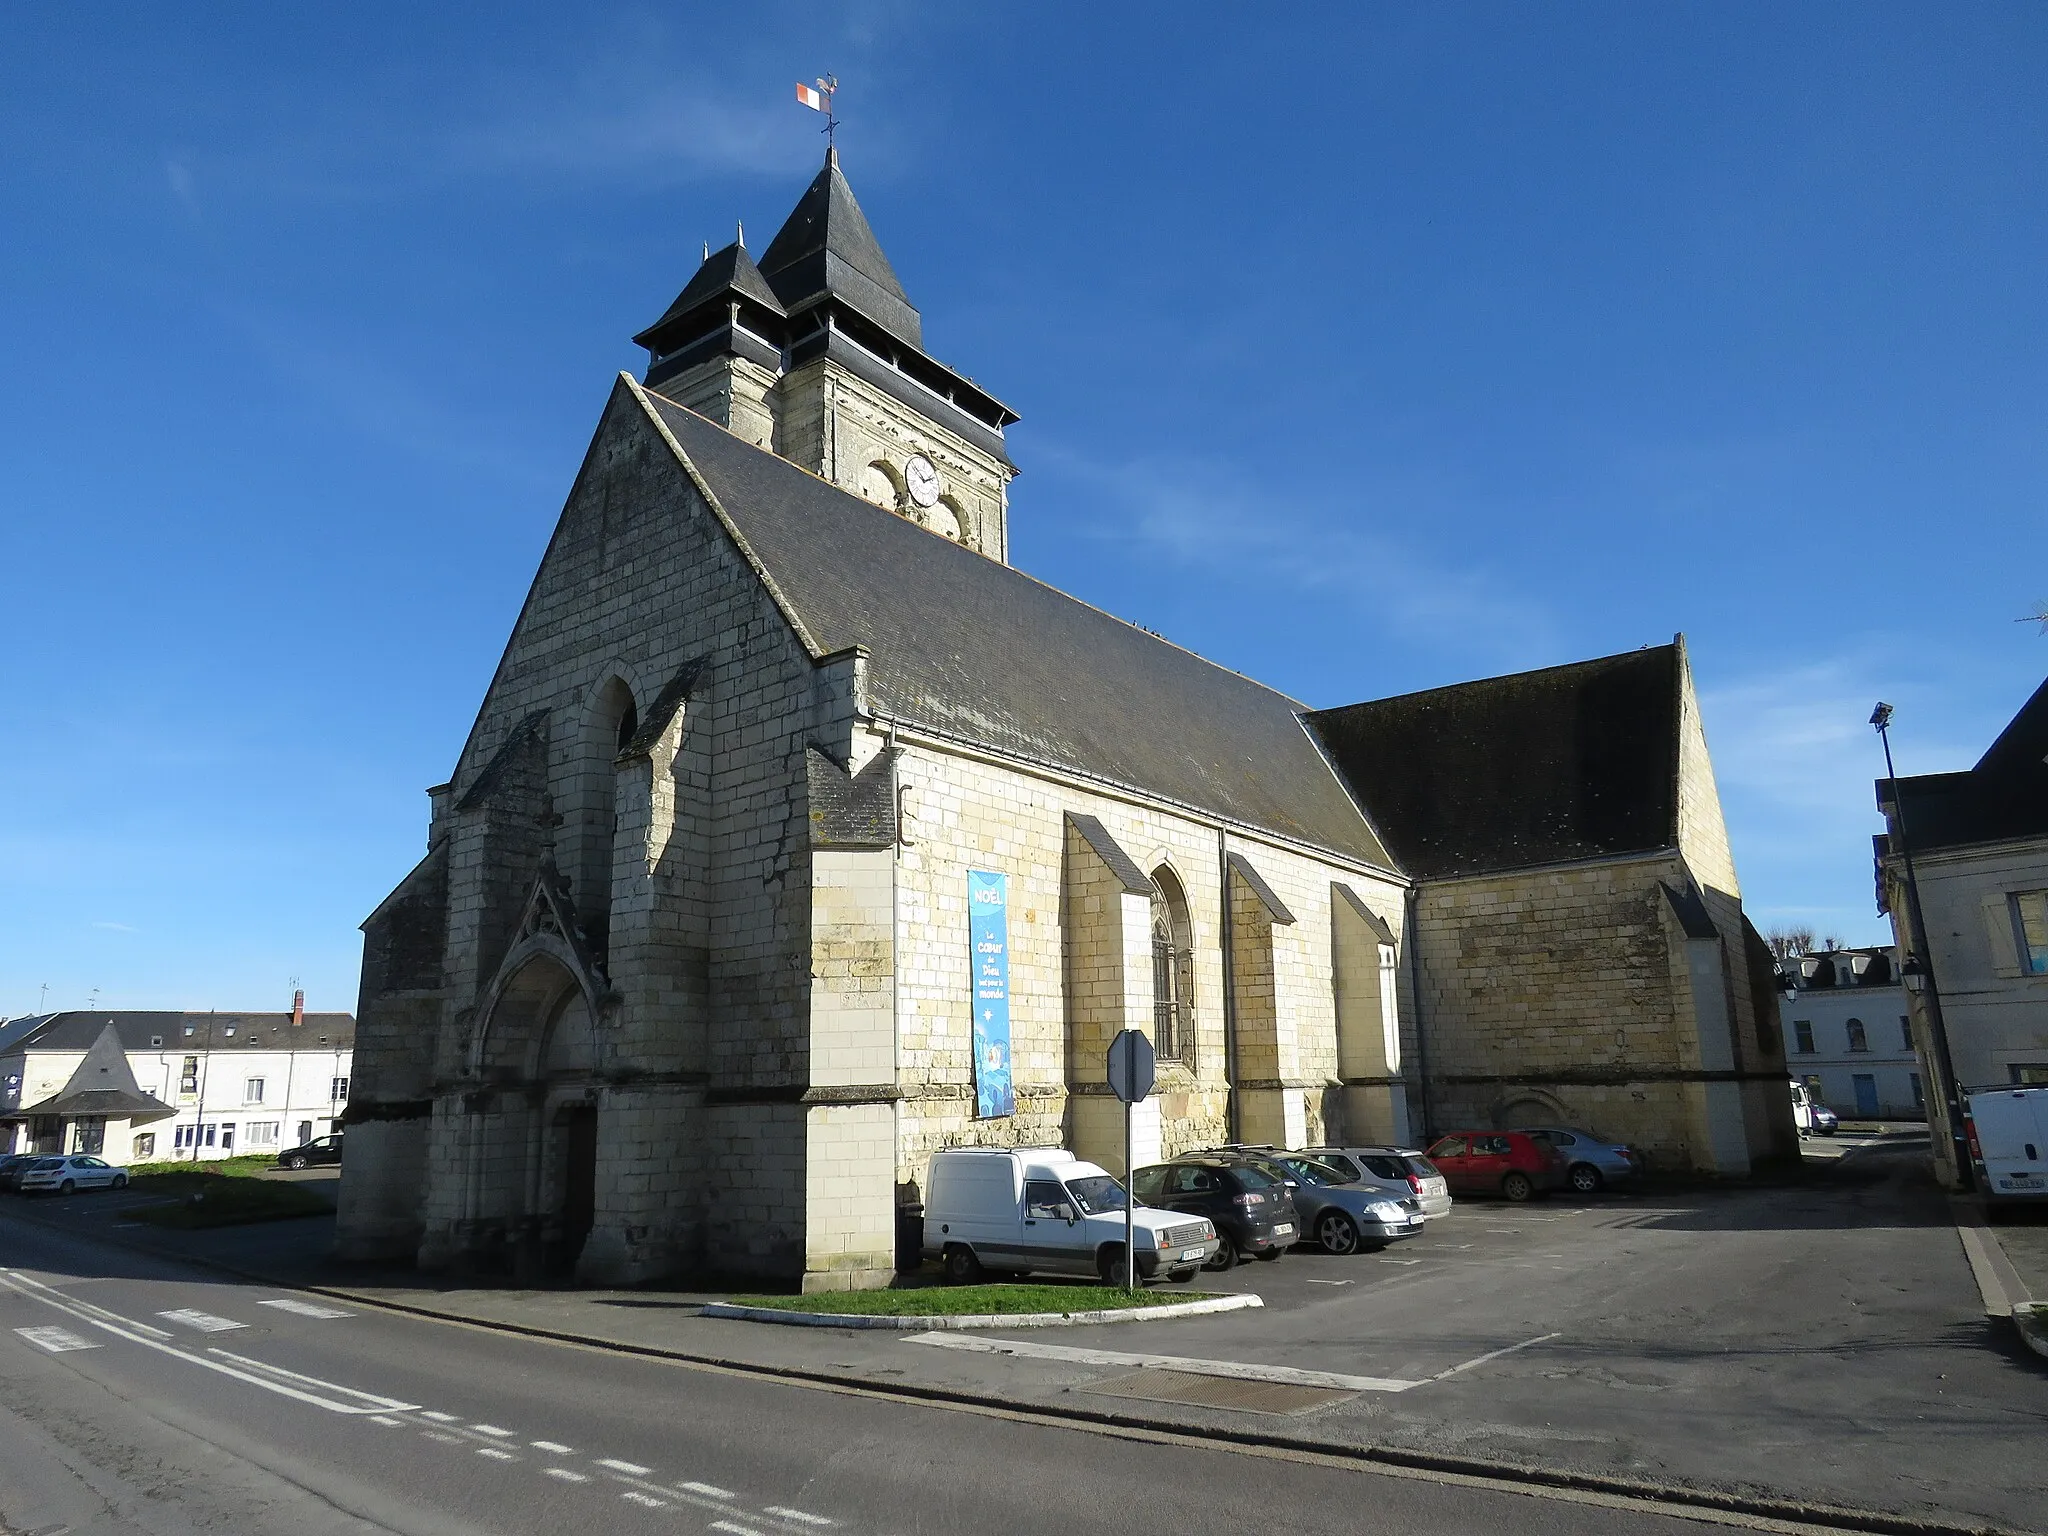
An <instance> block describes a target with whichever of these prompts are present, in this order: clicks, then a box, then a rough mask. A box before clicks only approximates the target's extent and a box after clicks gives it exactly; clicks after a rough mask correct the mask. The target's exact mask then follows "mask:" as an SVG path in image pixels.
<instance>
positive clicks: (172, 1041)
mask: <svg viewBox="0 0 2048 1536" xmlns="http://www.w3.org/2000/svg"><path fill="white" fill-rule="evenodd" d="M110 1028H111V1029H112V1030H113V1031H114V1032H115V1036H116V1039H117V1040H118V1042H119V1046H120V1051H121V1054H122V1055H123V1056H124V1057H125V1059H126V1061H127V1065H128V1070H129V1072H130V1073H131V1074H132V1075H133V1078H134V1083H135V1086H136V1087H137V1088H138V1089H139V1090H140V1091H141V1093H142V1094H144V1095H146V1096H147V1097H149V1098H151V1099H154V1100H157V1101H160V1103H161V1105H162V1106H163V1108H164V1109H165V1110H169V1111H171V1113H169V1114H163V1113H162V1112H161V1111H153V1112H152V1117H149V1118H142V1119H130V1118H128V1117H126V1116H123V1115H119V1114H109V1115H95V1114H91V1113H73V1112H69V1111H73V1110H76V1109H78V1108H79V1107H80V1106H77V1105H73V1104H70V1103H68V1102H66V1101H65V1100H64V1098H63V1097H62V1096H63V1095H65V1093H66V1090H67V1088H68V1087H70V1086H71V1085H72V1083H73V1080H74V1079H75V1078H76V1077H77V1074H78V1072H79V1069H80V1067H81V1065H82V1064H83V1063H84V1061H85V1059H86V1055H87V1053H88V1052H89V1051H90V1050H91V1049H92V1048H93V1046H94V1045H95V1043H96V1042H97V1041H98V1040H99V1039H100V1037H101V1036H102V1035H103V1034H104V1033H105V1032H106V1031H107V1030H108V1029H110ZM354 1059H355V1019H354V1018H353V1017H352V1016H351V1015H349V1014H346V1013H295V1012H281V1013H176V1012H141V1011H124V1012H107V1011H104V1010H92V1011H82V1012H76V1013H54V1014H46V1015H42V1016H38V1017H31V1018H26V1019H16V1020H13V1021H11V1022H9V1023H8V1024H6V1025H0V1151H5V1152H60V1151H61V1152H89V1153H91V1154H93V1155H94V1156H97V1157H103V1158H105V1159H106V1160H107V1161H108V1162H110V1163H116V1164H120V1165H123V1166H125V1165H127V1164H131V1163H147V1162H162V1161H168V1160H172V1159H183V1160H193V1161H200V1162H204V1161H209V1160H215V1159H219V1158H226V1157H235V1156H238V1155H240V1154H242V1153H248V1152H258V1153H261V1152H276V1151H280V1150H282V1149H283V1148H286V1147H292V1146H297V1145H298V1144H299V1143H301V1142H304V1141H309V1140H311V1139H312V1138H313V1137H315V1136H324V1135H326V1134H327V1133H328V1132H329V1131H332V1130H337V1129H339V1128H340V1125H341V1117H342V1112H343V1111H344V1110H345V1109H346V1108H347V1106H348V1092H349V1078H350V1075H351V1072H352V1071H353V1066H354ZM84 1107H85V1108H88V1109H89V1108H90V1106H89V1105H87V1106H84ZM53 1111H55V1112H53Z"/></svg>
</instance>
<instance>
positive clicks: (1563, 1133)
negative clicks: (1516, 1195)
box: [1528, 1125, 1643, 1195]
mask: <svg viewBox="0 0 2048 1536" xmlns="http://www.w3.org/2000/svg"><path fill="white" fill-rule="evenodd" d="M1528 1129H1529V1134H1530V1135H1531V1136H1537V1137H1540V1138H1542V1139H1543V1140H1544V1141H1547V1142H1549V1143H1550V1144H1551V1145H1552V1146H1553V1147H1555V1148H1557V1150H1558V1151H1559V1152H1561V1153H1563V1154H1564V1162H1565V1181H1566V1182H1567V1183H1568V1184H1570V1185H1571V1187H1572V1189H1573V1190H1574V1191H1575V1192H1577V1193H1578V1194H1581V1195H1597V1194H1598V1193H1600V1191H1601V1190H1603V1189H1605V1188H1607V1187H1608V1186H1609V1185H1610V1184H1630V1183H1633V1182H1634V1181H1635V1180H1637V1179H1639V1178H1641V1177H1642V1176H1643V1158H1642V1154H1641V1153H1639V1152H1637V1151H1636V1150H1635V1149H1634V1148H1632V1147H1628V1146H1625V1145H1623V1144H1622V1143H1621V1142H1618V1141H1609V1140H1607V1139H1606V1138H1605V1137H1601V1136H1595V1135H1594V1134H1593V1133H1592V1132H1591V1131H1582V1130H1579V1129H1577V1128H1576V1127H1574V1126H1565V1125H1532V1126H1530V1127H1529V1128H1528Z"/></svg>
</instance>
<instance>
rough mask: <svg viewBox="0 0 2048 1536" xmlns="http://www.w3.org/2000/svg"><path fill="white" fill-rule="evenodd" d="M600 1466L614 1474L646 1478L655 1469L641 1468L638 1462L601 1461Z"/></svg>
mask: <svg viewBox="0 0 2048 1536" xmlns="http://www.w3.org/2000/svg"><path fill="white" fill-rule="evenodd" d="M598 1465H599V1466H600V1467H604V1468H607V1469H608V1470H610V1471H613V1472H623V1473H625V1474H626V1475H627V1476H628V1477H645V1476H646V1475H647V1474H648V1473H649V1472H651V1471H652V1470H653V1468H651V1467H643V1466H641V1465H640V1464H639V1463H638V1462H637V1461H610V1460H605V1461H600V1462H599V1463H598Z"/></svg>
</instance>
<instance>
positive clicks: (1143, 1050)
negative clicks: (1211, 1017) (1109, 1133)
mask: <svg viewBox="0 0 2048 1536" xmlns="http://www.w3.org/2000/svg"><path fill="white" fill-rule="evenodd" d="M1157 1061H1158V1058H1157V1057H1156V1056H1155V1055H1154V1054H1153V1051H1152V1042H1151V1041H1150V1040H1148V1039H1147V1038H1146V1037H1145V1035H1144V1033H1143V1032H1142V1031H1140V1030H1135V1029H1127V1030H1125V1031H1123V1032H1122V1033H1121V1034H1119V1035H1118V1036H1117V1037H1116V1038H1115V1039H1114V1040H1112V1041H1110V1042H1109V1091H1110V1092H1111V1093H1113V1094H1115V1095H1116V1096H1117V1097H1118V1098H1119V1099H1121V1100H1122V1101H1123V1106H1124V1285H1125V1287H1126V1288H1127V1289H1129V1290H1132V1291H1135V1290H1137V1289H1138V1284H1139V1282H1138V1241H1137V1238H1138V1192H1137V1191H1136V1190H1135V1189H1133V1188H1132V1187H1131V1175H1132V1174H1134V1173H1136V1172H1137V1169H1135V1168H1133V1167H1132V1166H1131V1163H1132V1161H1133V1154H1134V1152H1135V1150H1136V1149H1135V1148H1134V1147H1133V1146H1132V1136H1131V1106H1132V1105H1133V1104H1138V1103H1142V1102H1143V1101H1144V1099H1145V1097H1146V1096H1147V1095H1148V1094H1150V1093H1151V1092H1152V1082H1153V1076H1154V1067H1155V1066H1156V1065H1157Z"/></svg>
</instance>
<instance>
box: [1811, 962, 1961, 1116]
mask: <svg viewBox="0 0 2048 1536" xmlns="http://www.w3.org/2000/svg"><path fill="white" fill-rule="evenodd" d="M1789 968H1790V969H1791V970H1792V972H1793V979H1794V985H1795V987H1796V990H1795V991H1793V992H1792V993H1791V994H1790V995H1789V996H1788V997H1787V998H1786V1000H1785V1003H1784V1009H1783V1013H1784V1019H1785V1064H1786V1065H1787V1066H1788V1067H1790V1068H1791V1070H1792V1075H1793V1077H1795V1078H1797V1079H1798V1080H1799V1081H1800V1082H1802V1083H1804V1084H1805V1085H1806V1087H1807V1089H1808V1090H1809V1091H1810V1092H1811V1093H1813V1094H1814V1095H1815V1096H1817V1097H1818V1098H1819V1099H1820V1101H1821V1102H1822V1103H1823V1104H1826V1105H1827V1106H1828V1107H1829V1108H1831V1109H1833V1110H1834V1111H1835V1112H1836V1113H1837V1114H1839V1115H1841V1116H1843V1117H1844V1118H1855V1119H1858V1120H1924V1119H1926V1118H1927V1080H1926V1077H1925V1075H1924V1074H1923V1073H1922V1072H1921V1070H1920V1056H1919V1053H1918V1052H1917V1051H1916V1050H1915V1048H1914V1044H1913V1021H1912V1017H1911V1015H1910V1013H1909V1011H1908V1009H1907V1007H1906V989H1905V987H1904V986H1903V985H1901V984H1900V982H1899V969H1898V958H1897V955H1896V954H1895V953H1894V951H1892V950H1890V949H1837V950H1816V951H1814V952H1813V953H1812V954H1807V955H1801V956H1800V957H1799V958H1798V959H1797V960H1795V961H1792V962H1790V967H1789Z"/></svg>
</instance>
